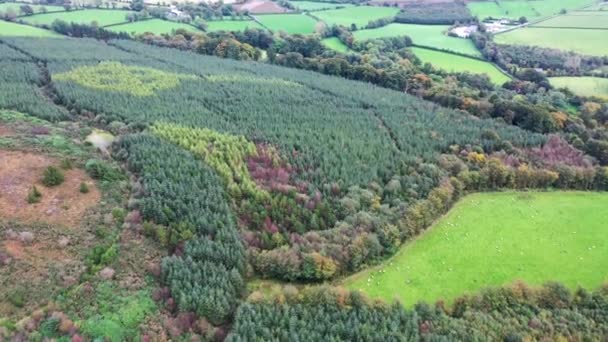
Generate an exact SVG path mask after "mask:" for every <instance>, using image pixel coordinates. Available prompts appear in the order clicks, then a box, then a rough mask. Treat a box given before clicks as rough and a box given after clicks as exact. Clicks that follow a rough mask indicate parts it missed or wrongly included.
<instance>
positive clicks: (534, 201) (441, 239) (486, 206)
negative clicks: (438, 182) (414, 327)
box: [345, 192, 608, 306]
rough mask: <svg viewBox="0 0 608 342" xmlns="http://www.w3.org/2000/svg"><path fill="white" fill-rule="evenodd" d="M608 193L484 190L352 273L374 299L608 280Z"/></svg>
mask: <svg viewBox="0 0 608 342" xmlns="http://www.w3.org/2000/svg"><path fill="white" fill-rule="evenodd" d="M607 205H608V194H606V193H585V192H549V193H517V192H505V193H484V194H474V195H470V196H467V197H465V198H464V199H462V200H461V201H460V202H459V203H457V205H456V206H455V207H454V208H453V209H452V210H451V211H450V212H449V213H448V214H447V215H446V216H445V217H444V218H443V219H441V220H440V221H439V222H438V223H437V224H436V225H435V226H434V227H432V228H430V230H429V231H428V232H426V233H425V234H423V235H422V236H420V237H419V238H418V239H416V240H415V241H413V242H411V243H409V244H407V245H406V246H405V247H403V249H402V250H401V251H400V252H399V253H398V254H397V255H396V256H395V257H393V258H391V259H389V260H388V261H386V262H385V263H384V264H383V265H381V266H378V267H375V268H373V269H371V270H368V271H364V272H361V273H359V274H357V275H355V276H353V277H351V278H348V279H346V281H345V285H346V286H347V287H348V288H350V289H353V290H356V289H359V290H361V291H363V292H365V293H367V294H369V295H370V296H372V297H377V298H383V299H386V300H392V299H394V298H398V299H400V300H401V302H402V303H404V304H405V305H406V306H412V305H413V304H415V303H416V302H418V301H420V300H425V301H427V302H429V303H432V302H434V301H436V300H438V299H444V300H446V301H447V302H448V303H450V302H451V301H452V300H454V299H455V298H456V297H457V296H460V295H462V294H464V293H467V292H472V291H476V290H479V289H481V288H482V287H485V286H500V285H505V284H510V283H512V282H514V281H517V280H523V281H524V282H526V283H528V284H530V285H541V284H543V283H545V282H546V281H551V280H556V281H560V282H562V283H564V284H565V285H566V286H568V287H571V288H575V287H577V286H583V287H585V288H588V289H594V288H595V287H597V286H600V285H601V284H602V283H603V282H605V281H606V280H608V273H606V269H607V268H608V252H607V251H608V243H607V242H606V239H605V236H606V233H607V229H608V227H606V225H605V222H608V211H607V210H605V208H606V206H607Z"/></svg>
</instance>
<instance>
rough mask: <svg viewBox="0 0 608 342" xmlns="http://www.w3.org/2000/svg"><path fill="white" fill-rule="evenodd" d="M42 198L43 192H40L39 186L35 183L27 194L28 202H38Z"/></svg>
mask: <svg viewBox="0 0 608 342" xmlns="http://www.w3.org/2000/svg"><path fill="white" fill-rule="evenodd" d="M41 198H42V194H41V193H40V191H38V188H37V187H36V186H35V185H34V186H32V189H31V190H30V192H28V194H27V203H29V204H33V203H38V202H40V199H41Z"/></svg>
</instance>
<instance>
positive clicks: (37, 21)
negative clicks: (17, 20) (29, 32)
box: [23, 9, 133, 26]
mask: <svg viewBox="0 0 608 342" xmlns="http://www.w3.org/2000/svg"><path fill="white" fill-rule="evenodd" d="M130 13H133V12H131V11H122V10H102V9H90V10H78V11H70V12H58V13H46V14H36V15H32V16H29V17H23V21H25V22H26V23H29V24H33V25H51V24H52V23H53V22H54V21H55V20H57V19H59V20H63V21H66V22H68V23H70V22H74V23H78V24H90V23H92V22H97V25H99V26H108V25H113V24H119V23H126V22H127V15H128V14H130Z"/></svg>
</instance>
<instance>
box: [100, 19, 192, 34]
mask: <svg viewBox="0 0 608 342" xmlns="http://www.w3.org/2000/svg"><path fill="white" fill-rule="evenodd" d="M106 29H107V30H109V31H114V32H127V33H129V34H134V35H135V34H142V33H146V32H151V33H154V34H156V35H160V34H163V33H171V32H173V31H175V30H179V29H182V30H186V31H191V32H200V30H199V29H197V28H196V27H194V26H191V25H188V24H183V23H177V22H174V21H168V20H162V19H150V20H141V21H136V22H134V23H129V24H122V25H115V26H110V27H106Z"/></svg>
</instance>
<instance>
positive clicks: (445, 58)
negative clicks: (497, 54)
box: [412, 48, 510, 85]
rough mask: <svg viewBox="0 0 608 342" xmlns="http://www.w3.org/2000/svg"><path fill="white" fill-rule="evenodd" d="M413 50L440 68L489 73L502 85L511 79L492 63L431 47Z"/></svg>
mask: <svg viewBox="0 0 608 342" xmlns="http://www.w3.org/2000/svg"><path fill="white" fill-rule="evenodd" d="M412 50H413V51H414V53H415V54H416V56H418V58H420V60H421V61H422V62H423V63H431V64H432V65H433V66H435V67H436V68H439V69H444V70H446V71H450V72H470V73H473V74H487V75H488V76H489V77H490V80H492V82H493V83H494V84H497V85H502V84H504V83H505V82H508V81H509V80H510V78H509V77H508V76H507V75H505V74H503V73H502V72H501V71H500V70H498V68H497V67H496V66H494V65H493V64H492V63H488V62H484V61H480V60H477V59H473V58H467V57H462V56H456V55H453V54H451V53H447V52H440V51H434V50H429V49H422V48H412Z"/></svg>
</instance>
